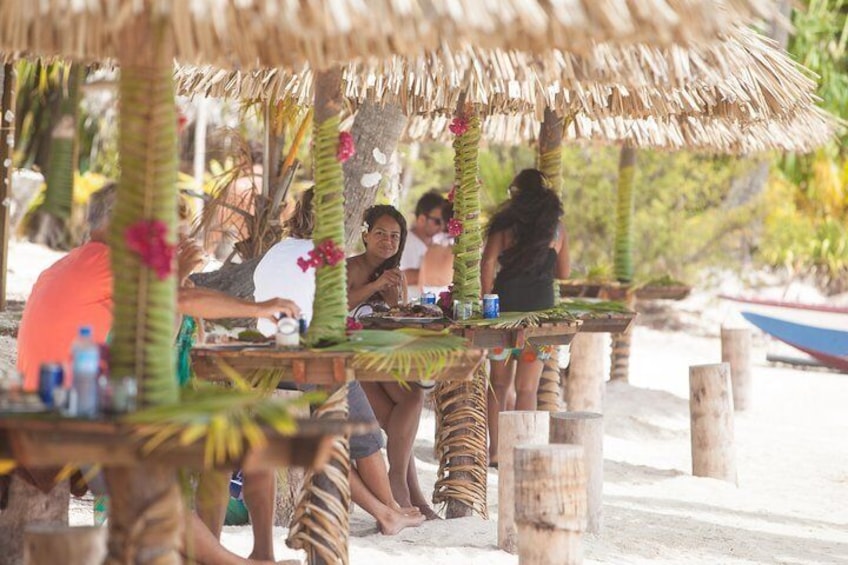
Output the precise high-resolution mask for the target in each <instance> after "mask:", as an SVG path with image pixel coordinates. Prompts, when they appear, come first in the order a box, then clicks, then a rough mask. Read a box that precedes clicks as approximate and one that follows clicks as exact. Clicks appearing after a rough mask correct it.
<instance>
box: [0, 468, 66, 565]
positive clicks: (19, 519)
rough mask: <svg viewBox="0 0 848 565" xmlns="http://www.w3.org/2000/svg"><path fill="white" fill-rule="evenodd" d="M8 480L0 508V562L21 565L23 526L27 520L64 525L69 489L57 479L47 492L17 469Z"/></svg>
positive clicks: (33, 522)
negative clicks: (5, 496)
mask: <svg viewBox="0 0 848 565" xmlns="http://www.w3.org/2000/svg"><path fill="white" fill-rule="evenodd" d="M9 481H10V482H9V491H8V492H9V497H8V501H9V502H8V506H7V507H6V508H5V509H4V510H2V511H0V548H2V550H0V565H20V564H21V563H23V553H24V529H25V528H26V527H27V526H28V525H30V524H48V525H54V526H67V525H68V502H69V500H70V495H71V493H70V488H69V486H68V481H62V482H61V483H58V484H57V485H56V486H54V487H53V489H52V490H50V492H48V493H46V494H45V493H44V491H42V490H41V489H39V488H38V487H35V486H33V485H32V484H31V483H29V482H27V481H25V480H24V479H22V478H21V477H20V476H18V474H17V473H14V474H12V475H11V476H10V477H9ZM58 562H59V561H57V563H58Z"/></svg>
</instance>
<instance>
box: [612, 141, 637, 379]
mask: <svg viewBox="0 0 848 565" xmlns="http://www.w3.org/2000/svg"><path fill="white" fill-rule="evenodd" d="M635 178H636V149H635V148H634V147H633V146H632V145H630V144H629V143H625V144H624V145H622V147H621V155H620V158H619V162H618V195H617V203H616V221H615V253H614V256H613V267H614V271H615V278H616V280H618V282H620V283H622V284H626V285H629V284H630V283H631V282H632V281H633V205H634V204H633V203H634V199H635V197H636V195H635V193H634V192H633V184H634V181H635ZM634 301H635V299H634V296H633V293H632V292H630V291H629V289H628V291H627V298H626V304H627V308H628V309H629V310H632V309H633V307H634ZM632 328H633V324H631V325H630V326H628V328H627V330H625V331H623V332H621V333H614V334H612V354H611V355H612V359H611V361H612V363H611V367H610V378H611V379H614V380H621V381H624V382H627V377H628V373H629V368H630V338H631V335H632V333H633V329H632Z"/></svg>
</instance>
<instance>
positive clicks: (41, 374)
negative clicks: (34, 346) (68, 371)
mask: <svg viewBox="0 0 848 565" xmlns="http://www.w3.org/2000/svg"><path fill="white" fill-rule="evenodd" d="M63 380H64V374H63V373H62V366H61V365H60V364H58V363H42V364H41V367H40V368H39V371H38V397H39V398H40V399H41V402H43V403H44V405H45V406H46V407H48V408H53V406H54V402H53V391H54V390H55V389H57V388H62V381H63Z"/></svg>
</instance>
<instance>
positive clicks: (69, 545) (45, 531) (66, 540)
mask: <svg viewBox="0 0 848 565" xmlns="http://www.w3.org/2000/svg"><path fill="white" fill-rule="evenodd" d="M104 557H106V528H103V527H99V526H83V527H75V528H74V527H69V526H60V525H53V524H32V525H31V526H28V527H27V528H26V530H25V532H24V565H55V564H56V563H62V564H64V565H91V564H92V563H102V562H103V558H104Z"/></svg>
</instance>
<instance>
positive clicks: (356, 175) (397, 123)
mask: <svg viewBox="0 0 848 565" xmlns="http://www.w3.org/2000/svg"><path fill="white" fill-rule="evenodd" d="M404 127H406V116H404V115H403V113H402V111H401V108H400V106H396V105H394V104H387V105H385V106H382V105H380V104H376V103H374V102H370V101H368V102H365V103H364V104H363V105H362V106H360V107H359V110H358V111H357V113H356V117H355V118H354V120H353V127H352V128H351V134H352V135H353V141H354V145H355V147H356V153H355V154H354V155H353V157H351V158H350V159H348V160H347V162H346V163H345V164H344V194H345V212H344V214H345V215H344V217H345V247H346V248H347V249H348V250H351V249H354V248H355V246H356V245H357V244H358V243H359V241H360V237H361V232H360V226H362V214H363V213H364V212H365V210H366V209H367V208H368V207H370V206H371V205H373V204H374V202H375V200H376V198H377V192H378V191H379V189H380V181H381V180H382V178H383V175H384V174H385V173H386V171H387V170H388V168H389V165H390V163H391V159H390V157H391V155H392V153H394V151H395V148H396V147H397V144H398V139H400V134H401V133H402V132H403V128H404Z"/></svg>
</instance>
